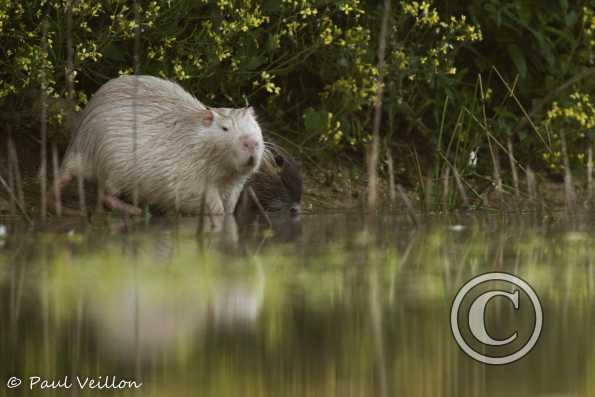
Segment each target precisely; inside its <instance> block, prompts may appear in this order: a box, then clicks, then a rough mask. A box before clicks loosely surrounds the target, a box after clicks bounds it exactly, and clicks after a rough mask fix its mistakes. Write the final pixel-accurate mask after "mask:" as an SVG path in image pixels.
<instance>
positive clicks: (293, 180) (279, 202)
mask: <svg viewBox="0 0 595 397" xmlns="http://www.w3.org/2000/svg"><path fill="white" fill-rule="evenodd" d="M248 187H251V188H252V189H254V193H256V197H257V198H258V201H259V202H260V204H261V205H262V206H263V208H264V210H265V211H267V212H278V211H288V212H290V213H293V214H297V213H299V211H300V202H301V200H302V192H303V177H302V173H301V171H300V168H299V166H298V165H297V163H296V162H295V160H294V159H293V158H292V157H291V156H290V155H289V154H288V153H287V152H286V151H285V150H283V149H282V148H280V147H279V146H277V145H267V148H266V151H265V155H264V157H263V160H262V163H261V166H260V168H259V169H258V171H257V172H256V173H255V174H253V175H252V176H251V177H250V179H249V180H248V182H247V184H246V187H245V188H244V191H243V192H242V195H241V197H240V200H239V201H238V206H237V207H236V212H244V211H257V210H258V208H257V207H256V204H255V203H254V200H252V198H251V197H250V195H249V194H248V191H247V188H248Z"/></svg>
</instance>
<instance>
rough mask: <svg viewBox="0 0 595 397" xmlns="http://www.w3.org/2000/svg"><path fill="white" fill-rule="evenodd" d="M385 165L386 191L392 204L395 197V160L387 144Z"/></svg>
mask: <svg viewBox="0 0 595 397" xmlns="http://www.w3.org/2000/svg"><path fill="white" fill-rule="evenodd" d="M386 165H387V168H388V192H389V197H390V202H391V204H392V203H394V202H395V200H396V199H397V191H396V189H395V162H394V160H393V153H392V151H391V150H390V147H388V146H387V148H386Z"/></svg>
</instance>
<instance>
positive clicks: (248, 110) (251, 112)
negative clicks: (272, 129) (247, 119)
mask: <svg viewBox="0 0 595 397" xmlns="http://www.w3.org/2000/svg"><path fill="white" fill-rule="evenodd" d="M244 109H245V112H246V114H247V115H248V116H252V117H256V112H255V111H254V108H253V107H252V106H248V107H247V108H244Z"/></svg>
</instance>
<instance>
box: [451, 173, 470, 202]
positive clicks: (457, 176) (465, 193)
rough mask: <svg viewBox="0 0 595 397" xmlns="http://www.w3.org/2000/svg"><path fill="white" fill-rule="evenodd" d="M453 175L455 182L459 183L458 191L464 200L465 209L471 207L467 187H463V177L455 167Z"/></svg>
mask: <svg viewBox="0 0 595 397" xmlns="http://www.w3.org/2000/svg"><path fill="white" fill-rule="evenodd" d="M452 171H453V174H454V176H455V182H456V183H457V189H458V190H459V194H460V195H461V198H462V199H463V205H464V206H465V207H469V197H468V196H467V192H466V191H465V186H463V181H462V180H461V176H460V175H459V172H458V171H457V169H456V168H454V167H453V169H452Z"/></svg>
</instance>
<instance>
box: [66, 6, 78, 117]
mask: <svg viewBox="0 0 595 397" xmlns="http://www.w3.org/2000/svg"><path fill="white" fill-rule="evenodd" d="M75 1H76V0H75ZM72 3H73V0H68V2H67V4H66V69H65V74H66V76H65V77H66V99H67V101H68V106H69V109H68V117H69V120H68V122H69V125H70V124H71V123H72V117H73V115H74V44H73V42H72Z"/></svg>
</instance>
